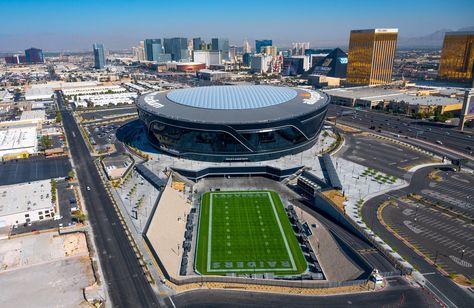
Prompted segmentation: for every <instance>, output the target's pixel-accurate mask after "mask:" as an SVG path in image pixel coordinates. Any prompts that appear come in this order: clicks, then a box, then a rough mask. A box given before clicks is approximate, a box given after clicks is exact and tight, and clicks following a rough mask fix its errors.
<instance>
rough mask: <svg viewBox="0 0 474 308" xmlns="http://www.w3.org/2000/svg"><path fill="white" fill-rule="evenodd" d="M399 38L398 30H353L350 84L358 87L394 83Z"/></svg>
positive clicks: (348, 70) (348, 78)
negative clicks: (394, 60)
mask: <svg viewBox="0 0 474 308" xmlns="http://www.w3.org/2000/svg"><path fill="white" fill-rule="evenodd" d="M397 36H398V29H369V30H352V31H351V37H350V41H349V55H348V64H347V82H348V83H350V84H355V85H356V84H357V85H376V84H386V83H390V82H391V81H392V70H393V59H394V58H395V49H396V48H397Z"/></svg>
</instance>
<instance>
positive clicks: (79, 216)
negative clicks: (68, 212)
mask: <svg viewBox="0 0 474 308" xmlns="http://www.w3.org/2000/svg"><path fill="white" fill-rule="evenodd" d="M72 216H73V217H74V218H75V219H76V220H77V221H78V222H80V223H83V222H85V221H86V219H87V216H86V214H84V213H83V212H82V211H76V212H74V213H73V214H72Z"/></svg>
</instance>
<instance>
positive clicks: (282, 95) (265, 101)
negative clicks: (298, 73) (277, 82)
mask: <svg viewBox="0 0 474 308" xmlns="http://www.w3.org/2000/svg"><path fill="white" fill-rule="evenodd" d="M297 95H298V92H297V91H295V90H293V89H291V88H283V87H275V86H217V87H216V86H213V87H212V86H211V87H198V88H188V89H179V90H173V91H170V92H168V93H167V95H166V96H167V98H168V99H169V100H171V101H173V102H175V103H178V104H181V105H186V106H190V107H196V108H204V109H221V110H241V109H256V108H263V107H270V106H274V105H278V104H281V103H284V102H288V101H290V100H292V99H293V98H295V97H296V96H297Z"/></svg>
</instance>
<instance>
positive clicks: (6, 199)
mask: <svg viewBox="0 0 474 308" xmlns="http://www.w3.org/2000/svg"><path fill="white" fill-rule="evenodd" d="M25 191H27V192H28V194H25ZM53 217H54V204H53V197H52V190H51V182H50V180H42V181H35V182H28V183H20V184H14V185H5V186H0V228H1V227H6V226H12V225H19V224H25V223H31V222H34V221H40V220H45V219H51V218H53Z"/></svg>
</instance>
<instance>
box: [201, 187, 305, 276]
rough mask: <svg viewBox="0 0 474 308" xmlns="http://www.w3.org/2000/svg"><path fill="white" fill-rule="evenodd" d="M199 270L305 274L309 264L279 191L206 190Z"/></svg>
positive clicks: (217, 273) (202, 272)
mask: <svg viewBox="0 0 474 308" xmlns="http://www.w3.org/2000/svg"><path fill="white" fill-rule="evenodd" d="M195 267H196V271H197V272H199V273H200V274H202V275H225V274H226V273H236V274H245V273H247V274H249V273H274V274H275V275H292V274H300V273H302V272H304V271H306V269H307V263H306V261H305V259H304V257H303V253H302V251H301V248H300V246H299V244H298V241H297V239H296V237H295V234H294V232H293V229H292V228H291V225H290V222H289V220H288V217H287V215H286V212H285V210H284V208H283V204H282V202H281V200H280V197H279V196H278V194H277V193H275V192H273V191H227V192H225V191H222V192H208V193H204V194H203V195H202V200H201V209H200V217H199V231H198V246H197V251H196V260H195Z"/></svg>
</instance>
